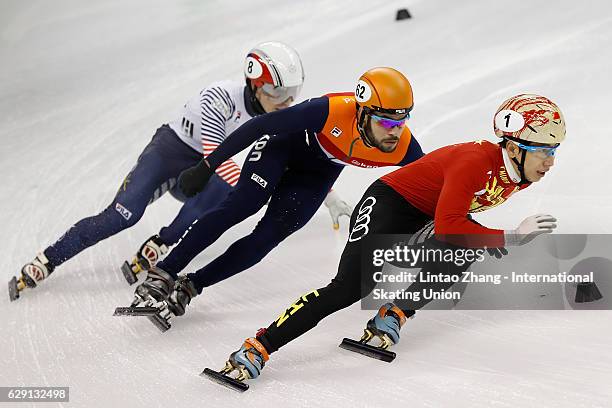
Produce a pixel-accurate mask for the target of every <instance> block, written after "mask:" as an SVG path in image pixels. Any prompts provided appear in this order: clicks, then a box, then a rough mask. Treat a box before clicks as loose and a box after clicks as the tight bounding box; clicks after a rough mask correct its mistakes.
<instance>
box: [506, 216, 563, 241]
mask: <svg viewBox="0 0 612 408" xmlns="http://www.w3.org/2000/svg"><path fill="white" fill-rule="evenodd" d="M556 222H557V219H556V218H555V217H553V216H552V215H548V214H538V215H532V216H531V217H527V218H525V219H524V220H523V222H521V224H520V225H519V226H518V228H517V229H515V230H512V231H504V238H505V240H506V245H525V244H526V243H528V242H530V241H531V240H533V239H534V238H535V237H537V236H538V235H541V234H550V233H551V232H553V230H554V229H555V228H557V224H556Z"/></svg>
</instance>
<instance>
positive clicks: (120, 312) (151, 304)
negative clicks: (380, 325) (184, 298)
mask: <svg viewBox="0 0 612 408" xmlns="http://www.w3.org/2000/svg"><path fill="white" fill-rule="evenodd" d="M113 316H146V317H148V318H149V320H150V321H151V323H153V324H154V325H155V327H157V328H158V329H159V330H160V331H161V332H162V333H164V332H166V331H168V330H169V329H170V328H171V327H172V325H171V324H170V318H171V317H172V313H171V312H170V310H168V305H167V304H166V302H163V301H162V302H155V301H152V300H148V301H145V302H133V303H132V305H131V306H128V307H117V308H115V313H113Z"/></svg>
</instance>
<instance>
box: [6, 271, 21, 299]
mask: <svg viewBox="0 0 612 408" xmlns="http://www.w3.org/2000/svg"><path fill="white" fill-rule="evenodd" d="M8 291H9V298H10V299H11V302H14V301H15V300H17V299H19V287H18V286H17V278H16V277H15V276H13V279H11V280H10V281H9V283H8Z"/></svg>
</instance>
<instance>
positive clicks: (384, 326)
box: [340, 303, 415, 363]
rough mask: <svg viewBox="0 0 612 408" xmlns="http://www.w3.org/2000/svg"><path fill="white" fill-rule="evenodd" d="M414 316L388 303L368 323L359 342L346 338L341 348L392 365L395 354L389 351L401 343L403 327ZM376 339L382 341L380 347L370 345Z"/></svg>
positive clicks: (411, 312)
mask: <svg viewBox="0 0 612 408" xmlns="http://www.w3.org/2000/svg"><path fill="white" fill-rule="evenodd" d="M414 314H415V312H414V311H413V310H411V311H408V313H407V314H405V313H404V312H403V311H402V310H401V309H400V308H398V307H397V306H395V305H394V304H392V303H387V304H385V305H384V306H382V307H381V308H380V310H379V311H378V313H377V315H376V316H374V317H373V318H372V319H370V320H369V321H368V324H367V326H366V328H365V330H364V331H363V336H361V339H360V340H359V341H357V340H352V339H348V338H344V339H343V340H342V343H340V348H343V349H345V350H349V351H354V352H355V353H359V354H363V355H364V356H368V357H371V358H375V359H377V360H382V361H385V362H387V363H390V362H392V361H393V360H395V353H394V352H392V351H389V350H387V349H388V348H389V347H391V346H392V345H394V344H396V343H397V342H399V331H400V329H401V327H402V326H403V325H404V323H405V322H406V319H408V318H411V317H413V316H414ZM374 337H376V338H378V339H379V340H380V344H379V345H378V346H372V345H370V344H368V343H369V342H370V340H372V339H373V338H374Z"/></svg>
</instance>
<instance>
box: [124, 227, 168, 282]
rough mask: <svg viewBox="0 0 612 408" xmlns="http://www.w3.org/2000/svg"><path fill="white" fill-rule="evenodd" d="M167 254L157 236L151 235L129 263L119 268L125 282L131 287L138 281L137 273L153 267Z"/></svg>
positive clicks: (166, 248) (166, 249) (165, 248)
mask: <svg viewBox="0 0 612 408" xmlns="http://www.w3.org/2000/svg"><path fill="white" fill-rule="evenodd" d="M167 252H168V246H167V245H166V244H164V243H163V241H162V240H161V238H160V237H159V235H153V236H152V237H151V238H149V239H147V240H146V241H145V242H144V243H143V244H142V245H141V246H140V249H139V250H138V252H137V253H136V255H135V256H134V259H133V260H132V262H131V263H130V262H128V261H125V262H124V263H123V265H122V266H121V272H122V273H123V276H124V277H125V280H126V281H127V282H128V283H129V284H130V285H133V284H134V283H136V282H137V281H138V274H139V273H141V272H142V271H146V270H148V269H151V268H152V267H154V266H155V265H156V264H157V262H159V260H160V258H161V257H162V256H163V255H165V254H166V253H167Z"/></svg>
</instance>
